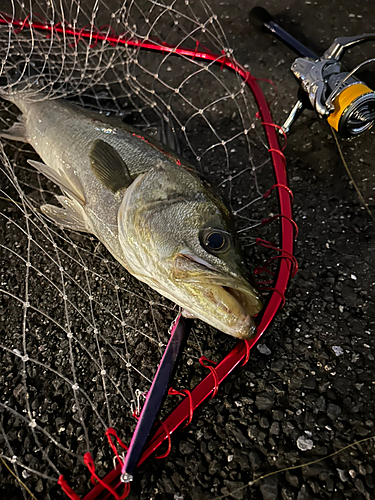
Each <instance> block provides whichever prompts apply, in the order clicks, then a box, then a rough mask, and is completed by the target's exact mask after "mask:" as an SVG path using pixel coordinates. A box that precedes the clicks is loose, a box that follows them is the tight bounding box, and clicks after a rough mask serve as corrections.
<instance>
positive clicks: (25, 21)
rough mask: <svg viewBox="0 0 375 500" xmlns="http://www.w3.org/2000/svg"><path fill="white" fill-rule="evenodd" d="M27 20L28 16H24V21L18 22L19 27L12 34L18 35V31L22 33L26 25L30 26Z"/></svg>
mask: <svg viewBox="0 0 375 500" xmlns="http://www.w3.org/2000/svg"><path fill="white" fill-rule="evenodd" d="M29 18H30V14H29V15H28V16H26V17H25V19H23V21H21V22H20V25H19V27H18V28H15V29H14V33H15V34H16V35H18V33H20V31H22V30H23V29H24V27H25V26H26V25H28V26H31V24H30V22H29Z"/></svg>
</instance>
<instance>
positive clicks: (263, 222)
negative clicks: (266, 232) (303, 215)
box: [261, 214, 298, 240]
mask: <svg viewBox="0 0 375 500" xmlns="http://www.w3.org/2000/svg"><path fill="white" fill-rule="evenodd" d="M279 217H284V219H286V220H288V221H289V222H290V223H291V224H293V226H294V239H295V240H296V239H297V236H298V226H297V224H296V221H295V220H293V219H292V218H291V217H288V216H287V215H284V214H277V215H274V216H273V217H270V218H269V219H263V220H262V222H261V224H262V226H264V225H265V224H268V222H272V221H274V220H275V219H278V218H279Z"/></svg>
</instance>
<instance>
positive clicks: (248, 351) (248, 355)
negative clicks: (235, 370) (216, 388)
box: [241, 340, 250, 366]
mask: <svg viewBox="0 0 375 500" xmlns="http://www.w3.org/2000/svg"><path fill="white" fill-rule="evenodd" d="M244 342H245V348H246V354H245V357H244V360H243V362H242V363H241V366H245V365H246V364H247V362H248V361H249V358H250V344H249V341H248V340H244Z"/></svg>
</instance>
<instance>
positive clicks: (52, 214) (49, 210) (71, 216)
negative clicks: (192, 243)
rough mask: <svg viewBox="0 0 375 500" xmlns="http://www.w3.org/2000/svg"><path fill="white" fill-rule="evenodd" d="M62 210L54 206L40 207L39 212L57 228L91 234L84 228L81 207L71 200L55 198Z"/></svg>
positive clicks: (64, 197)
mask: <svg viewBox="0 0 375 500" xmlns="http://www.w3.org/2000/svg"><path fill="white" fill-rule="evenodd" d="M56 198H57V200H58V201H59V203H60V204H61V205H62V206H63V208H60V207H56V206H55V205H42V206H41V207H40V209H41V211H42V212H43V213H44V215H46V216H47V217H48V218H49V219H51V220H53V222H55V223H56V224H57V225H58V226H62V227H65V228H68V229H72V230H75V231H80V232H82V233H91V231H90V230H89V229H88V228H87V227H86V223H85V217H84V212H83V207H82V205H81V204H80V203H79V202H77V201H76V200H74V199H72V198H68V197H66V196H56Z"/></svg>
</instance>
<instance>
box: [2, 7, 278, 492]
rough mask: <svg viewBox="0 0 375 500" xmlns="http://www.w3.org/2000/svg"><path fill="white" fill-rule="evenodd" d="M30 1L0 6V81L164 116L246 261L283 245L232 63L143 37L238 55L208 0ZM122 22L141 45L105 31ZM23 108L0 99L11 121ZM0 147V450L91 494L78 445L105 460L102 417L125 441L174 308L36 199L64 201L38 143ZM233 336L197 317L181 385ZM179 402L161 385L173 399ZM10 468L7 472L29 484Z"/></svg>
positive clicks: (250, 109)
mask: <svg viewBox="0 0 375 500" xmlns="http://www.w3.org/2000/svg"><path fill="white" fill-rule="evenodd" d="M30 5H31V10H30ZM30 5H29V4H28V3H21V2H18V1H14V2H13V1H12V2H11V4H10V7H9V11H8V12H6V15H5V14H4V15H1V16H0V17H1V19H2V23H1V24H0V56H1V70H0V71H1V81H0V83H1V92H3V93H6V92H9V91H12V89H14V88H16V87H15V86H18V87H17V88H20V87H19V85H22V88H23V89H24V90H25V91H28V92H29V98H30V99H35V100H37V99H46V98H48V99H54V98H66V99H69V100H71V101H73V102H75V103H77V104H79V105H80V106H83V107H85V108H89V109H94V110H97V111H99V112H100V113H103V114H105V115H116V116H118V117H120V118H121V119H123V120H124V122H126V123H128V124H131V125H133V126H136V127H137V128H138V129H140V130H141V131H145V132H147V133H150V134H153V133H155V131H157V130H158V129H159V128H160V124H161V121H162V120H164V121H165V122H169V123H170V126H171V127H172V128H173V130H174V133H175V135H176V137H177V139H178V141H179V143H180V145H181V147H182V154H183V156H184V157H185V158H186V159H187V160H188V161H190V162H191V163H192V164H193V165H194V167H195V168H196V169H197V171H198V172H199V173H200V175H201V176H202V177H204V178H205V179H208V180H209V182H210V183H211V185H212V186H213V187H214V188H215V189H216V190H217V191H218V192H219V193H220V195H221V196H222V198H223V199H224V200H225V202H226V204H227V206H228V207H229V208H230V210H231V212H232V213H233V214H234V217H235V222H236V229H237V231H238V233H239V236H240V242H241V245H242V247H243V248H244V249H245V253H246V259H247V264H248V265H249V267H250V268H252V269H253V270H254V269H255V268H256V267H257V266H262V265H263V264H264V261H265V260H266V259H267V258H268V257H269V256H270V253H269V252H268V250H264V249H263V248H261V247H259V246H255V245H254V244H255V240H256V238H257V237H259V236H261V237H262V238H263V239H265V240H271V241H273V242H274V243H275V244H276V245H277V244H278V236H277V229H278V224H277V222H276V224H271V225H269V226H268V227H263V226H261V221H262V220H263V219H266V218H269V217H272V216H273V215H275V214H278V208H277V205H276V201H275V198H276V197H270V198H269V199H267V200H266V199H265V198H264V197H263V195H264V194H265V193H266V192H267V190H269V188H270V187H272V185H273V184H274V180H273V174H272V164H271V162H270V159H269V155H268V153H267V147H268V146H266V144H265V137H264V132H263V129H262V126H261V123H260V120H259V117H258V115H257V112H258V108H257V106H256V103H255V101H254V98H253V96H252V94H251V92H250V91H249V89H248V88H247V87H246V86H245V84H244V82H243V79H241V78H240V77H239V76H238V75H236V74H234V73H232V72H230V71H228V69H226V68H224V67H223V65H222V66H220V65H215V64H213V63H212V62H210V61H208V62H206V61H203V60H201V59H198V58H194V57H193V58H192V57H188V56H184V55H179V56H178V57H177V56H176V55H174V54H173V51H168V50H166V51H158V52H151V51H147V50H143V49H142V48H141V47H140V46H139V41H144V42H145V43H146V41H148V42H149V41H151V42H152V43H154V44H156V45H158V46H160V44H164V46H165V47H168V46H177V47H186V48H188V49H190V50H197V49H198V48H201V47H203V48H206V47H208V48H209V50H210V51H213V52H214V53H218V54H224V55H227V56H228V57H229V56H231V55H232V53H231V51H230V49H229V48H228V43H227V41H226V38H225V34H224V33H223V31H222V29H221V26H220V23H219V21H218V18H217V16H216V15H215V14H214V13H213V12H212V11H211V10H210V8H209V6H208V5H207V4H206V3H205V2H204V1H203V0H202V1H200V2H193V3H190V2H189V1H188V0H184V1H180V0H178V1H175V2H171V3H170V4H168V3H165V4H164V3H163V2H155V1H146V0H145V1H140V2H130V1H129V2H124V3H122V2H120V1H117V2H116V1H112V2H104V1H103V2H83V1H82V2H81V1H78V0H71V1H68V0H66V1H64V2H56V1H54V0H52V1H46V2H31V4H30ZM33 23H34V24H38V25H41V26H53V27H54V29H50V30H47V29H45V30H43V29H37V28H34V25H33ZM72 33H73V35H72ZM93 33H95V34H96V35H97V34H98V33H99V34H100V36H93V35H92V34H93ZM90 34H91V35H90ZM118 36H120V39H121V38H124V39H127V40H134V41H136V42H137V43H135V44H134V45H132V44H127V45H124V44H120V43H116V42H115V41H113V39H112V38H111V37H115V38H116V37H118ZM36 84H37V85H36ZM202 89H204V90H205V91H204V92H203V91H202ZM207 90H208V91H207ZM18 116H19V111H18V110H17V108H16V107H15V106H13V105H11V104H10V103H9V102H7V101H1V112H0V120H1V127H2V128H3V129H6V128H9V127H10V126H11V125H12V124H13V123H15V122H16V121H17V117H18ZM0 154H1V160H2V161H1V167H0V168H1V170H0V175H1V177H0V179H1V180H0V186H1V199H0V208H1V217H0V221H1V224H0V252H1V253H0V260H1V270H0V278H1V283H0V332H1V334H0V360H1V366H2V370H1V375H0V384H1V396H0V408H1V411H0V447H1V457H2V458H3V460H4V463H6V464H7V466H8V467H9V468H10V469H11V471H12V473H13V474H14V475H15V476H16V477H17V478H19V480H21V481H22V483H24V485H26V486H27V487H28V488H29V489H30V490H31V491H32V492H34V493H35V494H41V495H42V497H43V498H48V495H49V494H50V495H51V497H52V498H56V497H57V496H58V495H59V494H61V491H60V489H59V487H58V486H57V481H58V478H59V476H60V475H64V476H65V477H66V478H68V480H69V484H70V485H71V486H72V487H74V489H75V490H76V492H77V493H79V494H84V493H85V492H86V491H87V489H88V482H89V474H88V473H87V469H86V467H85V465H84V464H83V461H82V457H83V455H84V454H85V453H87V452H90V453H91V455H92V457H93V458H94V460H95V465H96V468H97V472H98V474H99V475H104V474H105V473H106V472H108V471H109V470H111V469H112V467H113V464H112V456H113V455H112V453H111V450H110V448H109V446H108V442H107V440H106V439H105V437H104V435H105V431H106V429H107V428H109V427H113V428H114V429H116V431H117V433H118V435H119V437H120V438H121V439H122V441H123V442H125V443H128V442H129V439H130V437H131V434H132V432H133V430H134V427H135V423H136V420H135V418H134V417H133V414H134V412H135V413H137V412H139V409H140V407H141V406H142V403H143V401H144V394H145V393H146V392H147V390H148V389H149V387H150V385H151V382H152V378H153V375H154V373H155V371H156V369H157V366H158V363H159V361H160V358H161V356H162V353H163V349H164V347H165V345H166V343H167V342H168V330H169V327H170V324H171V322H172V320H173V319H174V318H175V317H176V315H177V313H178V308H177V307H176V306H175V305H174V304H173V303H171V302H170V301H168V300H166V299H164V298H163V297H161V296H160V295H159V294H157V293H156V292H154V291H153V290H152V289H150V288H149V287H147V286H145V285H143V284H142V283H140V282H139V281H137V280H136V279H134V278H133V277H132V276H130V275H129V274H128V273H127V272H126V271H125V269H124V268H123V267H122V266H121V265H120V264H119V263H118V262H117V261H115V259H114V258H113V257H112V256H111V255H110V254H109V253H108V252H107V250H106V249H105V247H104V246H103V245H102V244H101V243H99V242H98V240H97V239H96V238H94V237H93V236H91V235H87V234H82V233H78V232H74V231H70V230H67V229H63V228H59V227H58V226H56V225H55V224H53V223H51V222H50V221H49V220H48V219H47V218H46V217H45V216H43V214H42V213H41V211H40V206H41V205H43V204H45V203H51V204H56V203H57V202H56V200H55V195H56V194H59V189H58V188H57V187H56V186H55V185H54V184H53V183H52V182H50V181H49V180H47V179H46V178H45V177H44V176H43V175H41V174H39V173H38V172H37V171H36V170H35V169H33V168H32V167H31V166H30V165H29V164H28V163H27V160H29V159H33V160H38V159H39V158H38V156H37V154H36V153H35V152H34V151H33V149H32V148H31V147H30V146H29V145H27V144H22V143H19V142H17V143H15V142H13V141H8V140H2V141H1V144H0ZM274 265H276V263H275V264H274ZM266 276H267V275H266ZM266 279H267V278H266ZM263 281H264V280H263ZM234 344H235V343H234V341H233V340H232V339H230V338H229V337H228V336H227V335H225V334H223V333H220V332H218V331H216V330H215V329H213V328H211V327H209V326H208V325H206V324H203V323H202V322H200V321H196V322H195V324H194V327H193V331H192V334H191V336H190V339H189V341H188V345H187V347H186V348H185V351H184V353H183V357H182V361H181V363H180V366H179V369H178V373H177V376H176V379H175V381H176V383H177V384H178V386H179V387H183V388H186V389H191V388H193V387H194V386H195V385H196V383H197V382H198V381H199V380H200V379H202V377H203V376H205V375H206V373H205V369H204V368H202V367H201V365H200V364H199V358H201V356H202V355H204V356H206V357H207V358H210V359H212V360H214V361H219V360H220V359H221V357H222V353H223V351H225V352H226V351H228V350H229V349H230V347H231V346H233V345H234ZM173 404H175V403H173V402H171V401H170V400H169V399H168V400H167V403H166V407H165V409H164V413H166V412H167V411H168V410H169V409H170V408H171V407H172V406H173ZM4 470H5V469H4ZM4 476H6V477H5V478H4V477H3V481H4V484H5V483H7V482H8V481H9V483H11V484H13V483H14V484H15V485H17V487H20V488H23V486H21V485H20V482H19V481H18V480H16V479H14V478H13V477H12V476H11V475H10V474H7V473H5V474H4ZM9 488H10V486H9ZM9 491H11V490H9Z"/></svg>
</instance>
